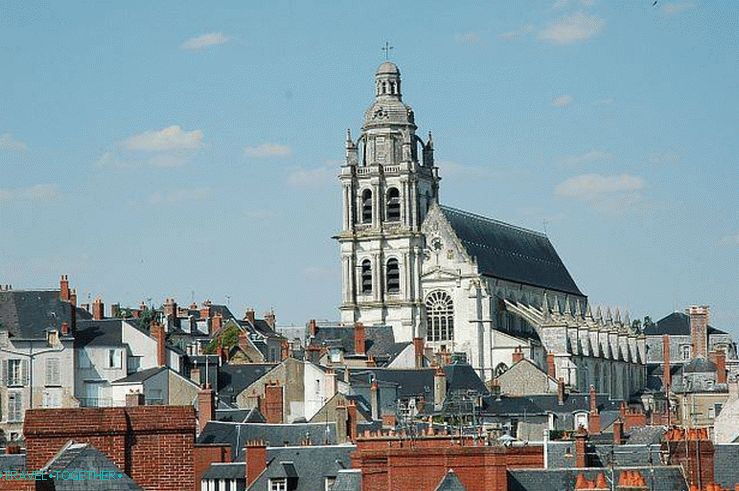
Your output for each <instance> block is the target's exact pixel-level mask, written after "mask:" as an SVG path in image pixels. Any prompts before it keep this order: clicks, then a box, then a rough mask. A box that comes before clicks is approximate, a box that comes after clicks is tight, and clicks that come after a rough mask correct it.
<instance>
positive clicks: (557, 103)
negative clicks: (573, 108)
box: [552, 94, 575, 107]
mask: <svg viewBox="0 0 739 491" xmlns="http://www.w3.org/2000/svg"><path fill="white" fill-rule="evenodd" d="M574 100H575V99H574V98H573V97H572V96H571V95H567V94H564V95H560V96H557V97H555V98H554V99H552V106H554V107H567V106H569V105H570V104H572V102H573V101H574Z"/></svg>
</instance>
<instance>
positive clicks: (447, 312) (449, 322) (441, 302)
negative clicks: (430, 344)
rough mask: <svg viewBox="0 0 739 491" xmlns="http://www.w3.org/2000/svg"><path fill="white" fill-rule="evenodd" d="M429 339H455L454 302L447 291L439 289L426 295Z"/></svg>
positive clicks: (427, 334)
mask: <svg viewBox="0 0 739 491" xmlns="http://www.w3.org/2000/svg"><path fill="white" fill-rule="evenodd" d="M426 316H427V319H428V326H427V327H428V332H427V333H426V337H427V339H428V340H429V341H451V340H452V339H454V304H453V302H452V297H450V296H449V294H447V293H446V292H443V291H440V290H437V291H433V292H431V293H429V296H428V297H426Z"/></svg>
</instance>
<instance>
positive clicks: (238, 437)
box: [198, 421, 337, 460]
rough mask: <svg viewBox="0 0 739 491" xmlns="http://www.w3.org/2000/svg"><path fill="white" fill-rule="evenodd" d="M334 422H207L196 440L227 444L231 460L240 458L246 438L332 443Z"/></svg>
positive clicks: (275, 442) (284, 442) (270, 442)
mask: <svg viewBox="0 0 739 491" xmlns="http://www.w3.org/2000/svg"><path fill="white" fill-rule="evenodd" d="M336 436H337V435H336V423H333V422H329V423H293V424H267V423H227V422H224V421H209V422H208V424H206V425H205V428H203V431H202V433H200V435H199V436H198V443H228V444H230V445H231V451H232V455H233V456H234V460H242V459H243V458H244V457H243V451H244V445H245V444H246V442H247V441H248V440H264V441H265V442H266V443H267V444H268V445H272V446H278V445H300V444H301V442H302V441H303V440H304V439H305V438H306V437H307V438H309V439H310V442H311V444H312V445H324V444H329V445H332V444H335V443H336Z"/></svg>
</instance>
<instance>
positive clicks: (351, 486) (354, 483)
mask: <svg viewBox="0 0 739 491" xmlns="http://www.w3.org/2000/svg"><path fill="white" fill-rule="evenodd" d="M331 491H362V470H361V469H342V470H340V471H339V473H338V474H337V475H336V481H335V482H334V485H333V487H332V488H331Z"/></svg>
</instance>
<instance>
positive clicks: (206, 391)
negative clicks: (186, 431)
mask: <svg viewBox="0 0 739 491" xmlns="http://www.w3.org/2000/svg"><path fill="white" fill-rule="evenodd" d="M215 417H216V396H215V392H213V389H212V388H211V386H210V384H208V383H206V384H204V385H203V387H202V388H201V389H200V390H199V391H198V427H199V428H200V432H201V433H202V432H203V429H204V428H205V425H206V424H208V421H212V420H213V419H215Z"/></svg>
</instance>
